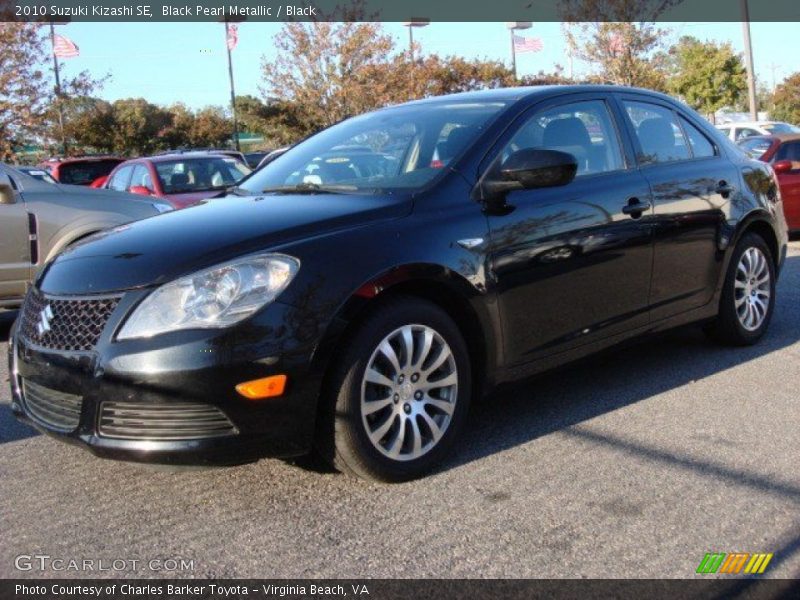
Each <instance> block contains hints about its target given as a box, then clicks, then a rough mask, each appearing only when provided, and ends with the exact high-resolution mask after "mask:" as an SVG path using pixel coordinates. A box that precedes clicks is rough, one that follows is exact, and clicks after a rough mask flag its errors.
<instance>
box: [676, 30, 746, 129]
mask: <svg viewBox="0 0 800 600" xmlns="http://www.w3.org/2000/svg"><path fill="white" fill-rule="evenodd" d="M669 54H670V58H671V63H672V64H671V75H670V77H669V79H668V80H667V88H668V90H669V91H670V93H673V94H676V95H678V96H680V97H681V98H683V100H684V101H685V102H686V103H687V104H688V105H689V106H691V107H692V108H694V109H695V110H697V111H700V112H702V113H705V114H713V113H714V112H716V111H717V110H719V109H721V108H725V107H733V106H736V104H737V103H738V102H739V99H740V98H741V97H742V96H743V95H744V94H746V92H747V74H746V71H745V67H744V65H743V64H742V59H741V57H740V56H739V55H738V54H736V53H735V52H734V51H733V48H732V47H731V45H730V44H727V43H726V44H717V43H714V42H701V41H700V40H698V39H697V38H694V37H690V36H685V37H682V38H681V39H680V41H679V42H678V43H677V44H676V45H675V46H673V47H672V48H671V49H670V53H669Z"/></svg>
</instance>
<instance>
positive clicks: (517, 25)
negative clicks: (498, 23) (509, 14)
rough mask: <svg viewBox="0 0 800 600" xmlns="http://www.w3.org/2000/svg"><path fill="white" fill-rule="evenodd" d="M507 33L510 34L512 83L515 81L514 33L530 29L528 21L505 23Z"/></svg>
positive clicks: (515, 53)
mask: <svg viewBox="0 0 800 600" xmlns="http://www.w3.org/2000/svg"><path fill="white" fill-rule="evenodd" d="M506 27H507V28H508V31H509V33H510V34H511V70H512V71H514V81H516V80H517V49H516V45H515V44H514V32H515V31H518V30H520V29H530V28H531V23H529V22H528V21H512V22H509V23H506Z"/></svg>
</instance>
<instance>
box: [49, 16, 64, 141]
mask: <svg viewBox="0 0 800 600" xmlns="http://www.w3.org/2000/svg"><path fill="white" fill-rule="evenodd" d="M50 48H51V50H52V53H53V73H54V74H55V77H56V111H57V112H58V129H59V131H60V133H61V152H62V154H63V155H64V156H66V155H67V135H66V134H65V133H64V107H63V106H62V103H61V100H62V97H61V75H60V74H59V72H58V57H56V29H55V27H54V26H53V22H52V21H50Z"/></svg>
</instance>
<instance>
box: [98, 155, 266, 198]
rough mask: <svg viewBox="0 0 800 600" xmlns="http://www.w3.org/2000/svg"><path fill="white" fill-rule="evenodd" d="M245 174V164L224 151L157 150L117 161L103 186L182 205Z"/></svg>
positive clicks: (213, 193)
mask: <svg viewBox="0 0 800 600" xmlns="http://www.w3.org/2000/svg"><path fill="white" fill-rule="evenodd" d="M249 174H250V169H249V168H248V167H247V165H245V164H244V163H243V162H241V161H240V160H238V159H237V158H235V157H230V156H227V155H224V154H217V153H212V152H185V153H177V154H160V155H157V156H150V157H143V158H135V159H133V160H129V161H126V162H124V163H122V164H120V165H119V166H118V167H117V168H116V169H114V171H112V172H111V174H110V175H109V177H108V181H106V184H105V187H106V188H107V189H110V190H116V191H126V192H130V193H132V194H138V195H142V196H154V197H156V198H162V199H163V200H165V201H166V202H169V203H170V204H171V205H172V206H173V207H174V208H185V207H187V206H190V205H192V204H196V203H197V202H200V201H201V200H204V199H206V198H211V197H213V196H217V195H219V193H220V192H223V191H224V190H226V189H227V188H229V187H233V186H235V185H236V184H237V183H239V181H241V180H242V179H243V178H244V177H245V176H247V175H249Z"/></svg>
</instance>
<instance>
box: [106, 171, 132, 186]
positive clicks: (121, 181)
mask: <svg viewBox="0 0 800 600" xmlns="http://www.w3.org/2000/svg"><path fill="white" fill-rule="evenodd" d="M131 171H133V167H122V168H121V169H120V170H119V171H117V172H116V173H114V176H113V177H112V178H111V179H110V180H109V182H108V189H110V190H117V191H118V192H124V191H125V190H127V189H128V182H129V181H130V180H131Z"/></svg>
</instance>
